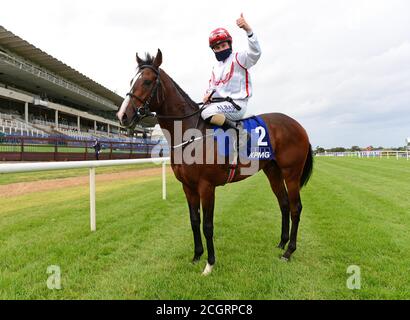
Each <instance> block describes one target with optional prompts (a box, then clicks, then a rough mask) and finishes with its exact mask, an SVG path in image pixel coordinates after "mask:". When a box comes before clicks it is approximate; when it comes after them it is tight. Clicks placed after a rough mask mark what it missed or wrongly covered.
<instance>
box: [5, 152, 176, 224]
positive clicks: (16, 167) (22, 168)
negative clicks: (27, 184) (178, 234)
mask: <svg viewBox="0 0 410 320" xmlns="http://www.w3.org/2000/svg"><path fill="white" fill-rule="evenodd" d="M168 161H169V157H164V158H148V159H127V160H99V161H66V162H40V163H33V162H30V163H7V164H0V173H16V172H28V171H51V170H64V169H78V168H89V169H90V226H91V231H95V230H96V209H95V168H99V167H109V166H121V165H122V166H123V165H130V164H139V163H161V164H162V199H164V200H165V199H166V192H167V189H166V163H167V162H168Z"/></svg>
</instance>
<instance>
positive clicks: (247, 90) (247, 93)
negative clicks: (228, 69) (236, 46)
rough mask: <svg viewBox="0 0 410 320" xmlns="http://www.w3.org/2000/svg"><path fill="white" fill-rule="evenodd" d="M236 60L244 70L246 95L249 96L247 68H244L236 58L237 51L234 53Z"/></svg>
mask: <svg viewBox="0 0 410 320" xmlns="http://www.w3.org/2000/svg"><path fill="white" fill-rule="evenodd" d="M235 59H236V62H237V63H238V64H239V66H240V67H241V68H242V69H244V70H245V74H246V75H245V77H246V96H247V97H249V74H248V69H246V68H245V67H244V66H243V65H241V63H240V62H239V60H238V52H237V53H236V55H235Z"/></svg>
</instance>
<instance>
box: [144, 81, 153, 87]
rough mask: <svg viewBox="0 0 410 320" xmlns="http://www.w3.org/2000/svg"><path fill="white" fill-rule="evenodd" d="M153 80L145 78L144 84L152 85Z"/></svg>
mask: <svg viewBox="0 0 410 320" xmlns="http://www.w3.org/2000/svg"><path fill="white" fill-rule="evenodd" d="M151 83H152V81H151V80H144V86H149V85H151Z"/></svg>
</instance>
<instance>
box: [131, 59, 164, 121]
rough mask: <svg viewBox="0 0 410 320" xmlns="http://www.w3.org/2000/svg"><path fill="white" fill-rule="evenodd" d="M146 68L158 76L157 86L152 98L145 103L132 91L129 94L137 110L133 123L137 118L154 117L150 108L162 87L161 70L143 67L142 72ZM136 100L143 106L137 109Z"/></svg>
mask: <svg viewBox="0 0 410 320" xmlns="http://www.w3.org/2000/svg"><path fill="white" fill-rule="evenodd" d="M146 68H148V69H151V70H152V71H153V72H154V73H155V74H156V75H157V79H156V80H155V85H154V87H153V88H152V90H151V94H150V96H149V97H148V98H147V99H146V100H145V101H143V100H142V99H141V98H140V97H138V96H136V95H135V94H133V93H132V92H131V91H130V92H128V93H127V96H129V97H130V98H131V101H132V104H133V106H134V108H135V109H136V111H135V114H134V117H133V119H132V122H134V121H135V119H136V118H137V117H141V118H145V117H148V116H152V115H153V113H152V112H151V110H150V108H149V106H150V104H151V101H152V99H153V98H154V96H155V94H156V92H157V90H158V87H159V85H160V73H159V69H156V68H154V67H153V66H150V65H143V66H141V67H140V68H139V69H140V70H141V71H142V70H143V69H146ZM132 89H133V88H131V90H132ZM134 99H135V100H138V101H139V102H140V103H141V104H142V105H141V106H139V107H137V106H136V104H135V102H134Z"/></svg>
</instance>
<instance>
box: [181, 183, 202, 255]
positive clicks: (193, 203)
mask: <svg viewBox="0 0 410 320" xmlns="http://www.w3.org/2000/svg"><path fill="white" fill-rule="evenodd" d="M184 191H185V195H186V198H187V201H188V207H189V217H190V219H191V227H192V232H193V234H194V258H193V259H192V262H193V263H196V262H198V261H199V259H200V258H201V256H202V254H203V253H204V247H203V245H202V239H201V215H200V211H199V207H200V200H199V194H198V192H197V191H196V190H195V189H192V188H190V187H188V186H186V185H184Z"/></svg>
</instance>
